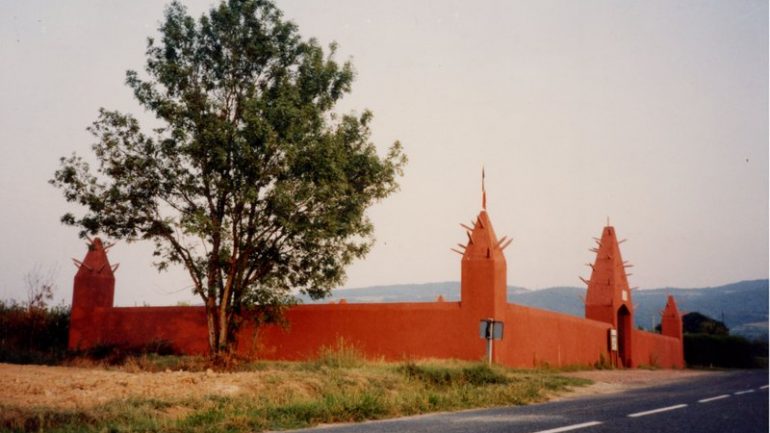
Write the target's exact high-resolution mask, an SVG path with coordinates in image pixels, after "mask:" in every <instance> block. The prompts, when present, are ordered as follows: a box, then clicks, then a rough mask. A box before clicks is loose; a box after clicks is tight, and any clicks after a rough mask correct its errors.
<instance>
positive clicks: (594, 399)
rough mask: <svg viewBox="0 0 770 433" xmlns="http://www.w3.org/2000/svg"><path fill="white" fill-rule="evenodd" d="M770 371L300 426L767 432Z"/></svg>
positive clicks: (469, 432) (371, 430) (341, 431)
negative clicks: (460, 409)
mask: <svg viewBox="0 0 770 433" xmlns="http://www.w3.org/2000/svg"><path fill="white" fill-rule="evenodd" d="M767 385H768V372H767V371H766V370H750V371H731V372H721V373H717V374H714V375H708V376H706V377H697V378H692V379H688V380H686V381H681V382H677V383H674V384H668V385H662V386H656V387H650V388H641V389H635V390H630V391H626V392H623V393H617V394H605V395H601V396H590V397H579V398H574V399H567V400H562V401H557V402H552V403H543V404H535V405H530V406H513V407H501V408H494V409H482V410H471V411H463V412H454V413H441V414H434V415H421V416H414V417H408V418H398V419H393V420H386V421H372V422H366V423H361V424H344V425H337V426H327V427H321V428H313V429H305V430H300V431H301V432H303V433H310V432H318V433H347V432H356V433H361V432H363V433H382V432H399V433H402V432H403V433H406V432H421V433H423V432H424V433H481V432H485V433H486V432H489V433H497V432H499V433H503V432H505V433H559V432H567V431H569V432H576V433H599V432H624V433H626V432H628V433H635V432H639V433H642V432H643V433H653V432H654V433H658V432H661V433H662V432H678V433H684V432H698V433H710V432H714V433H726V432H741V433H753V432H757V433H767V432H768V387H767Z"/></svg>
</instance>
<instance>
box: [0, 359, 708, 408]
mask: <svg viewBox="0 0 770 433" xmlns="http://www.w3.org/2000/svg"><path fill="white" fill-rule="evenodd" d="M295 374H296V373H295ZM704 374H719V373H711V372H703V371H693V370H590V371H578V372H569V373H563V375H565V376H573V377H581V378H586V379H590V380H593V381H594V382H595V383H594V384H593V385H590V386H587V387H581V388H576V389H574V390H572V391H570V392H568V393H565V394H561V395H559V396H556V398H558V399H561V398H568V397H574V396H578V395H591V394H606V393H612V392H619V391H623V390H626V389H629V388H634V387H643V386H651V385H657V384H660V383H666V382H672V381H677V380H683V379H686V378H690V377H695V376H701V375H704ZM281 375H282V373H281V372H276V371H267V372H259V371H257V372H244V373H216V372H212V371H207V372H183V371H178V372H169V371H167V372H160V373H146V372H140V373H130V372H125V371H112V370H102V369H87V368H74V367H47V366H38V365H13V364H0V405H4V406H10V407H27V408H29V407H35V406H39V407H52V408H60V409H77V408H81V409H82V408H87V407H92V406H95V405H98V404H101V403H106V402H108V401H111V400H116V399H128V398H132V397H142V398H157V399H185V398H200V397H203V396H205V395H221V396H228V395H235V394H240V393H254V394H258V393H259V392H260V391H261V390H264V389H265V388H266V387H271V388H273V389H274V388H275V387H284V386H291V385H290V384H287V383H285V382H283V381H282V377H281ZM295 386H296V385H295ZM305 386H307V384H306V385H305ZM287 391H291V392H294V393H297V392H300V393H301V392H302V390H297V389H292V390H287Z"/></svg>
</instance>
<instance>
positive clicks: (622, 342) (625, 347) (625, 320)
mask: <svg viewBox="0 0 770 433" xmlns="http://www.w3.org/2000/svg"><path fill="white" fill-rule="evenodd" d="M632 331H633V325H632V323H631V312H630V311H628V307H626V306H625V305H622V306H621V307H620V308H618V358H619V359H620V364H621V367H625V368H628V367H631V332H632Z"/></svg>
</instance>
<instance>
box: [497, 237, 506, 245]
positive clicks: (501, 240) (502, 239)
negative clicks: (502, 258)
mask: <svg viewBox="0 0 770 433" xmlns="http://www.w3.org/2000/svg"><path fill="white" fill-rule="evenodd" d="M507 239H508V236H503V237H502V238H500V240H499V241H497V245H496V246H497V247H499V246H500V245H502V244H503V242H505V241H506V240H507Z"/></svg>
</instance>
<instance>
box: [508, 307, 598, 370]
mask: <svg viewBox="0 0 770 433" xmlns="http://www.w3.org/2000/svg"><path fill="white" fill-rule="evenodd" d="M503 320H504V322H505V335H504V339H503V340H502V341H496V342H495V350H496V352H497V354H496V356H495V360H496V361H497V362H499V363H501V364H504V365H507V366H511V367H525V368H526V367H539V366H543V365H550V366H555V367H561V366H567V365H577V364H580V365H591V364H594V363H595V362H597V361H598V360H599V359H600V354H601V355H602V356H604V358H605V359H609V358H608V356H607V338H608V337H607V335H608V334H607V332H608V329H609V328H610V325H609V324H607V323H602V322H597V321H594V320H586V319H580V318H577V317H574V316H568V315H566V314H559V313H554V312H550V311H545V310H538V309H535V308H529V307H524V306H521V305H516V304H508V305H507V310H506V315H505V318H504V319H503Z"/></svg>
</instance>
